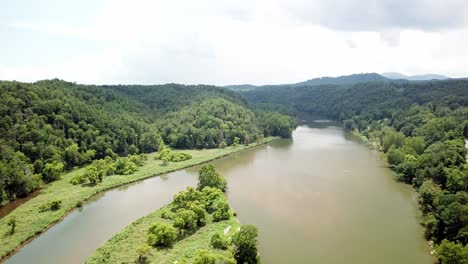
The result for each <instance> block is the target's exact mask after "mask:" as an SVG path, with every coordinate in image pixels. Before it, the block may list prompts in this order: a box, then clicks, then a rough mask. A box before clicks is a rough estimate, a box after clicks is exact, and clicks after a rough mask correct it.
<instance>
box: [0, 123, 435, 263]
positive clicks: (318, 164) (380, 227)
mask: <svg viewBox="0 0 468 264" xmlns="http://www.w3.org/2000/svg"><path fill="white" fill-rule="evenodd" d="M212 164H214V165H215V167H216V168H217V169H218V170H219V171H220V172H221V173H222V174H223V175H224V176H225V177H226V178H227V180H228V182H229V192H228V198H229V201H230V203H231V205H232V207H233V208H234V209H235V210H236V211H237V212H238V218H239V220H240V221H241V222H242V223H251V224H254V225H256V226H257V227H258V228H259V231H260V236H259V242H260V245H259V250H260V254H261V256H262V259H263V262H264V263H266V264H276V263H277V264H283V263H326V264H354V263H355V264H362V263H379V264H396V263H398V264H406V263H407V264H431V263H432V257H431V255H430V254H429V251H430V248H429V246H428V243H427V241H425V240H424V239H423V229H422V227H421V226H420V225H419V220H418V210H417V203H416V196H415V193H414V191H413V190H412V189H411V187H410V186H407V185H404V184H401V183H397V182H395V181H394V179H393V173H392V172H391V171H390V170H389V169H388V168H386V167H385V164H384V162H382V160H381V159H380V154H379V153H378V152H376V151H372V150H370V149H369V148H368V147H366V146H365V145H363V144H361V143H359V142H358V141H357V140H356V139H354V138H353V137H352V136H351V135H349V134H347V133H345V132H344V131H343V130H342V129H340V128H338V127H335V126H332V125H331V123H330V124H329V123H323V122H312V123H310V124H309V125H307V126H305V125H303V126H300V127H298V128H297V129H296V130H295V132H294V134H293V139H292V140H278V141H275V142H272V143H270V144H269V145H266V146H261V147H257V148H254V149H250V150H247V151H243V152H240V153H237V154H234V155H231V156H229V157H226V158H223V159H219V160H216V161H214V162H212ZM197 170H198V167H193V168H189V169H186V170H181V171H178V172H174V173H170V174H167V175H164V176H161V177H155V178H152V179H148V180H145V181H142V182H139V183H135V184H131V185H128V186H126V187H124V188H119V189H115V190H112V191H108V192H106V193H104V194H102V195H100V196H98V197H95V198H94V199H93V200H92V201H90V202H88V203H87V204H86V205H85V206H84V207H83V208H82V209H80V210H78V211H75V212H73V213H72V214H70V215H69V216H67V217H66V218H65V220H64V221H62V222H60V223H59V224H57V225H55V226H54V227H52V228H51V229H50V230H48V231H47V232H45V233H44V234H43V235H41V236H39V237H38V238H36V239H35V240H33V241H32V242H31V243H30V244H28V245H26V246H25V247H24V248H23V249H22V250H20V251H19V252H18V253H17V254H15V255H13V256H12V257H11V258H10V259H8V260H7V261H6V262H7V263H48V264H53V263H83V262H84V261H85V260H86V258H87V256H89V255H90V254H91V253H92V252H93V251H94V250H95V249H96V248H97V247H99V245H100V244H102V243H104V242H105V241H106V240H108V239H109V238H111V237H112V235H113V234H115V233H116V232H118V231H119V230H121V229H122V228H124V227H125V226H127V225H128V224H130V223H131V222H133V221H135V220H136V219H138V218H140V217H142V216H144V215H146V214H148V213H150V212H151V211H153V210H155V209H157V208H160V207H161V206H162V205H164V204H167V203H169V202H170V201H171V200H172V197H173V195H174V194H175V193H176V192H178V191H180V190H183V189H184V188H185V187H187V186H190V185H195V184H196V174H197Z"/></svg>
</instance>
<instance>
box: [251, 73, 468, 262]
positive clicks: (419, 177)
mask: <svg viewBox="0 0 468 264" xmlns="http://www.w3.org/2000/svg"><path fill="white" fill-rule="evenodd" d="M243 94H244V95H245V96H246V97H247V98H248V99H249V100H250V101H251V102H252V103H255V104H257V105H259V106H262V107H263V108H266V109H273V108H276V109H283V111H286V112H293V113H296V114H298V113H312V114H319V115H322V116H326V117H329V118H332V119H336V120H340V121H342V122H343V124H344V127H345V128H346V129H348V130H351V131H355V132H357V133H359V134H361V135H364V136H365V137H366V138H367V139H368V140H369V141H370V142H371V143H373V144H374V145H375V146H377V147H379V148H380V149H381V150H382V151H383V152H384V153H385V155H386V157H387V160H388V162H389V165H390V166H391V167H392V168H393V169H394V170H395V171H396V173H397V177H398V179H400V180H402V181H405V182H407V183H410V184H412V185H413V186H414V187H415V189H416V190H417V191H418V192H419V194H420V206H421V209H422V211H423V214H424V220H423V222H424V223H423V224H424V225H425V227H426V237H427V238H428V239H430V240H432V241H434V242H435V243H436V245H439V246H437V247H436V255H437V256H438V258H439V259H440V261H441V263H443V264H449V263H451V264H453V263H466V261H467V260H468V246H467V244H468V165H467V158H466V157H467V156H466V155H467V152H466V149H465V139H466V138H468V80H446V81H428V82H406V81H405V82H401V81H400V82H364V83H358V84H355V85H353V86H339V85H321V86H302V87H295V86H277V87H261V88H256V89H251V90H249V91H245V92H243Z"/></svg>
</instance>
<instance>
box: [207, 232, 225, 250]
mask: <svg viewBox="0 0 468 264" xmlns="http://www.w3.org/2000/svg"><path fill="white" fill-rule="evenodd" d="M228 245H229V241H228V240H227V238H225V237H224V236H223V235H220V234H219V233H216V234H214V235H213V236H212V237H211V246H212V247H213V248H215V249H222V250H225V249H227V247H228Z"/></svg>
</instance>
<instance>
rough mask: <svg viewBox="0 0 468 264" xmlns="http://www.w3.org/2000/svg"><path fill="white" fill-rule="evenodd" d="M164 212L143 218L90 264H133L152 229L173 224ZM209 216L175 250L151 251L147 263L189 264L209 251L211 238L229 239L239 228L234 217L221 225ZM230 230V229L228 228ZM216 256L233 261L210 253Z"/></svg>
mask: <svg viewBox="0 0 468 264" xmlns="http://www.w3.org/2000/svg"><path fill="white" fill-rule="evenodd" d="M161 212H162V210H157V211H155V212H153V213H151V214H149V215H147V216H145V217H143V218H140V219H138V220H137V221H135V222H134V223H132V224H131V225H129V226H127V227H126V228H125V229H123V230H122V231H120V232H119V233H118V234H116V235H115V236H114V237H112V238H111V239H110V240H109V241H107V242H106V243H105V244H104V245H102V246H101V247H100V248H99V249H97V250H96V251H95V252H94V254H93V255H92V256H90V257H89V258H88V260H87V261H86V263H88V264H98V263H99V264H101V263H133V262H135V260H136V259H137V257H138V253H137V249H138V247H139V246H140V245H142V244H145V243H146V241H147V237H148V229H149V227H150V226H151V225H152V224H153V223H156V222H167V223H171V222H172V221H171V220H167V219H163V218H161ZM211 218H212V217H211V216H209V219H208V223H207V224H206V225H205V226H203V227H201V228H200V229H198V230H197V231H196V232H194V233H193V234H192V235H190V236H187V237H185V238H182V239H180V240H179V241H177V242H176V243H175V244H174V245H173V246H172V247H170V248H164V249H157V248H152V249H151V251H150V253H149V257H148V263H176V261H177V262H180V263H185V262H183V261H184V260H185V261H188V260H190V259H191V258H192V257H193V256H194V255H195V253H196V252H197V251H198V250H199V249H210V240H211V237H212V236H213V235H214V234H216V233H218V234H224V231H225V230H226V231H227V233H226V234H224V235H225V236H226V237H232V235H233V234H234V233H235V232H236V231H237V229H238V227H240V224H239V222H237V220H236V219H235V218H234V217H231V218H230V219H229V220H225V221H221V222H213V221H212V219H211ZM229 226H230V227H229ZM211 250H213V251H214V252H216V253H217V254H220V255H224V256H225V257H228V258H229V257H232V255H231V253H230V251H225V250H215V249H211Z"/></svg>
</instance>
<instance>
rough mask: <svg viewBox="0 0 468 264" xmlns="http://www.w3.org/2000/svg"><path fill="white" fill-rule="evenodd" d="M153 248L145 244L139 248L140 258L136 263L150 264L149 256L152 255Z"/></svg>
mask: <svg viewBox="0 0 468 264" xmlns="http://www.w3.org/2000/svg"><path fill="white" fill-rule="evenodd" d="M150 251H151V247H150V246H148V245H146V244H143V245H141V246H139V247H138V249H137V253H138V258H137V260H136V263H138V264H145V263H148V256H149V254H150Z"/></svg>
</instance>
